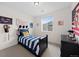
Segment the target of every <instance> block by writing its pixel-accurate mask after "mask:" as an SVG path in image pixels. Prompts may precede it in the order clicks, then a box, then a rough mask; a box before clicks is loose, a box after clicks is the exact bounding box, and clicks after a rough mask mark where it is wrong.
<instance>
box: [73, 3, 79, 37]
mask: <svg viewBox="0 0 79 59" xmlns="http://www.w3.org/2000/svg"><path fill="white" fill-rule="evenodd" d="M72 30H73V31H74V33H75V34H76V35H78V36H79V3H78V4H77V5H76V7H75V8H74V10H73V11H72Z"/></svg>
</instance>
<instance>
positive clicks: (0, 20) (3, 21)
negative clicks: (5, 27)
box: [0, 16, 12, 24]
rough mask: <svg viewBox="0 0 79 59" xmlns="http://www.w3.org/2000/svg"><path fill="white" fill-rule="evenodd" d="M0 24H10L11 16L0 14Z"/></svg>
mask: <svg viewBox="0 0 79 59" xmlns="http://www.w3.org/2000/svg"><path fill="white" fill-rule="evenodd" d="M0 24H12V18H8V17H4V16H0Z"/></svg>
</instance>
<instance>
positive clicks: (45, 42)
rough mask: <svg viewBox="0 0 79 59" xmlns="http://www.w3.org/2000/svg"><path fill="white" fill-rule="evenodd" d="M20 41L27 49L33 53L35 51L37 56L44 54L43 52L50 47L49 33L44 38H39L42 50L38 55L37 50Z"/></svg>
mask: <svg viewBox="0 0 79 59" xmlns="http://www.w3.org/2000/svg"><path fill="white" fill-rule="evenodd" d="M18 43H19V44H21V45H22V46H23V47H25V48H26V49H27V50H29V51H30V52H31V53H33V54H34V55H35V56H37V57H41V56H42V54H43V52H44V51H45V50H46V48H47V47H48V35H46V37H44V38H43V39H39V48H40V51H39V54H38V55H36V54H35V52H34V51H33V50H32V49H30V48H28V47H27V46H25V45H23V44H22V43H20V42H19V41H18Z"/></svg>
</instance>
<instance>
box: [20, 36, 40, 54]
mask: <svg viewBox="0 0 79 59" xmlns="http://www.w3.org/2000/svg"><path fill="white" fill-rule="evenodd" d="M39 38H40V37H37V36H28V37H24V36H20V37H19V42H20V43H22V44H23V45H25V46H26V47H28V48H29V49H31V50H32V51H34V52H35V54H36V55H38V53H39V45H38V44H39Z"/></svg>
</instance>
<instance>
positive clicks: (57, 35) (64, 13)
mask: <svg viewBox="0 0 79 59" xmlns="http://www.w3.org/2000/svg"><path fill="white" fill-rule="evenodd" d="M71 15H72V14H71V9H70V6H69V7H67V8H63V9H60V10H57V11H55V12H51V13H49V14H45V15H42V16H38V17H35V19H34V22H35V23H38V24H39V26H36V24H35V23H34V28H35V29H34V31H35V34H37V35H39V34H40V35H43V34H48V37H49V38H48V41H49V42H52V43H57V44H60V41H61V34H67V31H68V30H69V29H71V26H72V25H71V24H72V23H71V22H72V20H71ZM45 16H52V17H54V21H53V31H52V32H41V18H42V17H45ZM59 20H62V21H63V22H64V25H62V26H59V25H58V21H59Z"/></svg>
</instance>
